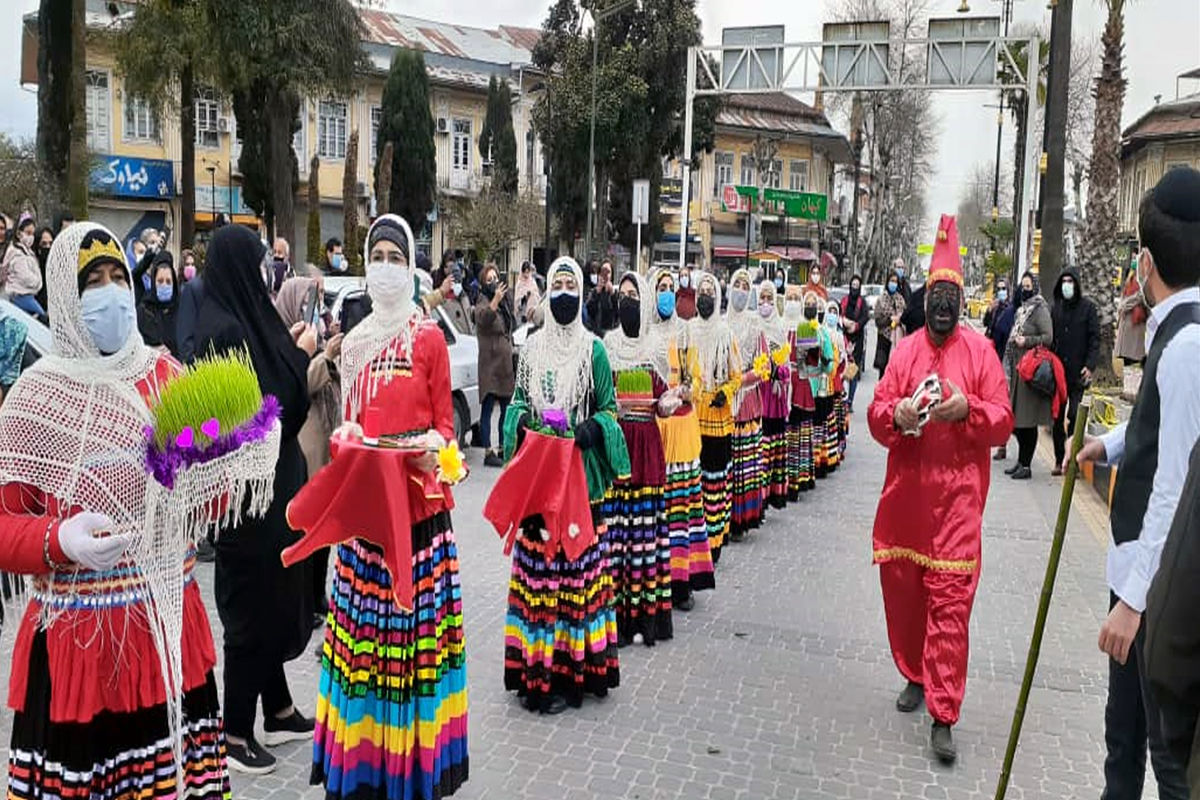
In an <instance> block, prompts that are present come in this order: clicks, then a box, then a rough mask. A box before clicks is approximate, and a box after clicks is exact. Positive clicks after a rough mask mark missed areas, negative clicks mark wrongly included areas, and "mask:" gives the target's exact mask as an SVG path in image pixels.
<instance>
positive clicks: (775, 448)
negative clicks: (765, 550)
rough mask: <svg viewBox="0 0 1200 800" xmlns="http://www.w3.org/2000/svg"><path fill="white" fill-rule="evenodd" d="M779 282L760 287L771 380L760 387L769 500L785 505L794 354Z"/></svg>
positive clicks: (777, 505)
mask: <svg viewBox="0 0 1200 800" xmlns="http://www.w3.org/2000/svg"><path fill="white" fill-rule="evenodd" d="M777 300H778V294H777V292H776V288H775V284H774V283H771V282H770V281H763V282H762V284H760V285H759V287H758V317H759V319H758V327H759V330H760V331H761V332H762V335H763V339H764V340H765V341H766V346H767V351H768V356H769V358H768V363H767V368H768V369H769V370H770V379H769V380H766V381H763V382H762V383H761V384H760V385H759V387H758V394H759V398H760V400H761V401H762V408H763V412H762V415H763V423H762V424H763V436H762V451H763V471H764V473H765V478H766V502H767V503H768V504H769V505H770V506H771V507H772V508H783V507H784V506H786V505H787V498H788V473H787V420H788V415H789V414H790V413H791V410H792V409H791V398H790V390H791V383H792V369H791V365H790V362H791V354H790V352H789V347H790V345H789V344H788V334H787V329H786V327H785V326H784V323H783V319H782V318H781V317H780V316H779V307H778V302H777Z"/></svg>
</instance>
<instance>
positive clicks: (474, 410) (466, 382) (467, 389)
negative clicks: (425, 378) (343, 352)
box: [325, 276, 480, 447]
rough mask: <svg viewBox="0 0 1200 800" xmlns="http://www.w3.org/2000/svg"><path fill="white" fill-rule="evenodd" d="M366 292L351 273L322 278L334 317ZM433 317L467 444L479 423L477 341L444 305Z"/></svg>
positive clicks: (458, 429)
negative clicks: (447, 353) (447, 359)
mask: <svg viewBox="0 0 1200 800" xmlns="http://www.w3.org/2000/svg"><path fill="white" fill-rule="evenodd" d="M365 294H366V281H365V280H364V279H363V278H357V277H353V276H331V277H326V278H325V305H326V307H327V308H329V310H330V313H331V315H332V316H333V318H334V319H340V318H341V315H342V309H343V307H344V306H345V305H346V303H347V302H354V301H357V300H360V299H361V298H362V297H363V296H364V295H365ZM433 319H434V320H435V321H436V322H437V324H438V327H440V328H441V329H442V335H443V336H445V337H446V346H447V348H448V349H449V351H450V391H451V395H452V400H453V402H454V434H455V436H457V437H458V441H459V444H461V445H463V446H464V447H465V446H466V445H467V439H468V437H469V434H470V433H471V432H472V431H473V430H478V428H477V426H478V424H479V413H480V412H479V342H478V341H477V340H476V339H475V337H474V336H473V335H472V334H469V333H465V332H464V331H461V330H459V329H458V328H457V327H456V326H455V325H454V322H453V320H452V319H451V318H450V315H449V314H447V313H446V311H445V310H444V309H441V308H435V309H434V310H433Z"/></svg>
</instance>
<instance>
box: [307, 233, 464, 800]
mask: <svg viewBox="0 0 1200 800" xmlns="http://www.w3.org/2000/svg"><path fill="white" fill-rule="evenodd" d="M413 249H414V248H413V236H412V231H411V230H410V229H409V227H408V224H407V223H406V222H405V221H404V220H402V219H401V218H400V217H397V216H395V215H393V214H386V215H384V216H382V217H379V218H378V219H376V220H375V222H374V223H373V224H372V225H371V229H370V231H369V232H368V234H367V241H366V249H365V252H366V253H367V268H366V273H367V292H368V294H369V295H370V297H371V304H372V311H371V313H370V314H369V315H368V316H367V317H366V318H364V319H363V321H362V322H360V323H359V324H358V325H357V326H355V328H354V329H353V330H352V331H351V332H350V333H349V334H347V335H346V338H345V339H344V340H343V342H342V371H341V374H342V376H343V378H342V395H343V397H342V399H343V407H344V409H345V413H346V420H347V421H346V422H345V423H343V425H342V426H341V427H340V428H339V429H338V432H337V434H336V435H337V436H338V437H342V438H344V437H350V438H353V437H355V436H361V435H362V429H363V424H364V422H367V425H368V427H369V428H371V429H372V430H371V431H370V432H371V433H372V435H376V434H380V435H388V436H389V437H391V436H395V437H411V438H413V440H414V441H415V440H420V441H421V442H422V443H423V444H425V445H429V444H430V443H431V442H432V443H444V442H446V441H451V440H453V439H454V410H453V407H452V405H451V393H450V356H449V353H448V351H447V349H446V340H445V338H444V337H443V336H442V332H441V330H440V329H439V328H438V326H437V323H436V322H433V321H430V320H428V319H426V318H425V315H424V313H423V312H422V310H421V306H420V305H419V304H418V303H417V302H416V301H415V299H414V298H415V294H416V293H415V292H414V288H415V281H414V270H413V267H412V265H411V262H410V260H409V257H410V254H411V253H412V252H413ZM368 418H369V422H368ZM375 429H377V430H375ZM411 462H412V463H411V464H410V468H411V469H412V470H413V472H414V473H418V472H425V473H431V472H434V470H435V469H436V467H437V463H436V456H434V455H433V454H431V453H426V454H424V455H421V456H413V457H411ZM407 493H408V494H407V501H408V506H409V514H410V516H411V518H412V520H413V522H412V575H411V579H412V589H413V592H412V596H413V602H414V607H413V608H412V609H411V610H404V609H402V608H401V607H400V606H398V605H397V603H396V602H395V595H394V594H393V588H392V587H393V581H392V578H391V575H390V573H389V572H388V570H387V568H386V565H385V560H384V555H383V550H382V548H380V547H379V546H378V545H376V544H374V543H372V542H369V541H367V540H366V539H363V538H356V539H350V540H349V541H347V542H344V543H343V544H340V545H338V547H337V550H336V556H335V559H334V569H333V595H332V599H331V601H330V610H329V616H328V622H327V626H326V629H325V644H324V649H323V654H322V657H321V679H320V687H319V692H318V700H317V726H316V736H315V740H314V746H313V769H312V776H311V780H312V783H313V784H324V786H325V797H326V798H328V799H329V800H335V798H336V800H343V799H344V800H351V798H353V800H358V798H364V799H365V798H378V799H379V800H385V799H386V800H409V799H410V798H413V799H419V800H434V798H439V797H446V796H448V795H451V794H453V793H454V792H455V791H456V790H457V789H458V788H459V787H460V786H461V785H462V784H463V783H464V782H465V781H466V780H467V773H468V766H469V764H468V758H467V673H466V654H465V651H464V645H463V618H462V592H461V589H460V587H459V580H458V546H457V544H456V542H455V537H454V531H453V530H452V528H451V525H450V510H451V509H452V508H453V507H454V501H453V498H452V496H451V494H450V490H449V487H447V486H446V485H445V484H443V483H441V482H439V481H437V480H432V479H431V480H424V481H418V480H411V481H410V482H409V484H408V486H407ZM364 500H365V501H366V502H369V501H370V498H364Z"/></svg>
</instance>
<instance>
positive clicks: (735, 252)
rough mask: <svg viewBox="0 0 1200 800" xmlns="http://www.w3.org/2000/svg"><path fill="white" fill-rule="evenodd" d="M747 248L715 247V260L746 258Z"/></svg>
mask: <svg viewBox="0 0 1200 800" xmlns="http://www.w3.org/2000/svg"><path fill="white" fill-rule="evenodd" d="M745 257H746V247H745V245H743V246H741V247H736V246H735V247H731V246H728V245H718V246H714V247H713V258H745Z"/></svg>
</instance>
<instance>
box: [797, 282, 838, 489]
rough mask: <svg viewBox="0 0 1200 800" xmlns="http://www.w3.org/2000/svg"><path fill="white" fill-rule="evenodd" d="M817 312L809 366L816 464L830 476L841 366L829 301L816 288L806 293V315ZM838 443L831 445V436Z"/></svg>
mask: <svg viewBox="0 0 1200 800" xmlns="http://www.w3.org/2000/svg"><path fill="white" fill-rule="evenodd" d="M810 313H811V314H814V315H815V316H816V319H817V322H818V323H819V324H818V325H817V342H818V346H817V348H816V353H815V354H814V355H813V358H812V360H811V363H810V364H809V368H808V370H807V372H808V374H809V382H810V384H811V386H812V392H813V397H814V399H815V411H814V414H813V464H814V468H815V469H814V471H815V473H816V476H817V478H826V477H828V476H829V473H830V472H831V471H832V469H833V466H834V454H833V453H834V451H836V449H837V447H836V443H837V428H836V424H837V418H836V416H835V415H834V408H833V374H834V372H835V371H836V370H837V363H838V358H839V354H838V350H837V346H836V343H835V341H834V338H833V335H832V332H831V331H830V329H829V327H828V325H826V323H825V301H824V300H822V299H821V298H820V296H818V295H817V293H816V292H810V293H808V294H805V296H804V316H805V317H806V318H807V317H808V315H809V314H810ZM831 436H832V441H833V442H834V447H833V448H832V449H831V448H830V437H831Z"/></svg>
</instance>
